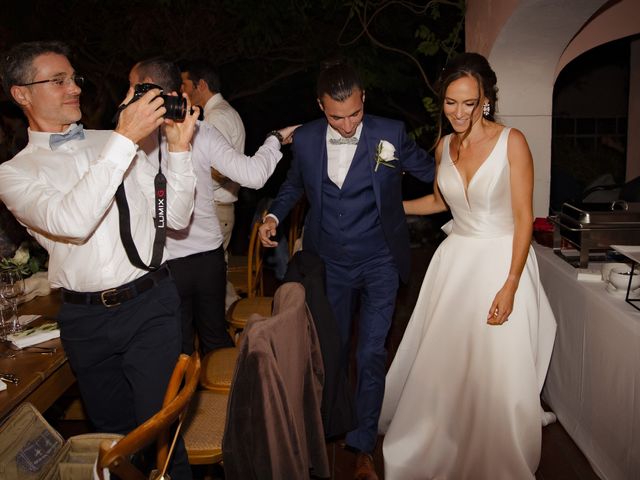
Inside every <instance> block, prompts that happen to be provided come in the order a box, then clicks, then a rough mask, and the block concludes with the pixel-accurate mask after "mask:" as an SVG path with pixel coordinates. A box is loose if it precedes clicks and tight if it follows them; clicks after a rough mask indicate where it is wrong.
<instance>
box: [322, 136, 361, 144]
mask: <svg viewBox="0 0 640 480" xmlns="http://www.w3.org/2000/svg"><path fill="white" fill-rule="evenodd" d="M329 143H330V144H331V145H357V144H358V137H349V138H344V137H340V138H330V139H329Z"/></svg>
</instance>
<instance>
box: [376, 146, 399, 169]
mask: <svg viewBox="0 0 640 480" xmlns="http://www.w3.org/2000/svg"><path fill="white" fill-rule="evenodd" d="M395 155H396V147H394V146H393V145H392V144H391V143H389V142H387V141H386V140H380V143H378V146H377V147H376V167H375V168H374V169H373V171H374V172H377V171H378V167H379V166H380V165H384V166H385V167H391V168H396V166H395V165H394V164H392V163H391V162H393V161H395V160H398V159H397V158H396V156H395Z"/></svg>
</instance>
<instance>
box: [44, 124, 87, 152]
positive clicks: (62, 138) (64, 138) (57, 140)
mask: <svg viewBox="0 0 640 480" xmlns="http://www.w3.org/2000/svg"><path fill="white" fill-rule="evenodd" d="M83 139H84V131H83V129H82V124H81V123H79V124H78V125H76V126H75V127H73V128H72V129H71V130H69V131H68V132H67V133H53V134H51V135H50V136H49V147H51V150H55V149H56V148H58V147H59V146H60V145H62V144H63V143H66V142H68V141H69V140H83Z"/></svg>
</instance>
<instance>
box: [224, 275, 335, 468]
mask: <svg viewBox="0 0 640 480" xmlns="http://www.w3.org/2000/svg"><path fill="white" fill-rule="evenodd" d="M323 378H324V369H323V365H322V354H321V352H320V349H319V343H318V338H317V334H316V331H315V328H314V326H313V320H312V319H311V316H310V313H309V310H308V309H307V307H306V303H305V290H304V287H302V285H301V284H299V283H285V284H284V285H282V286H281V287H279V288H278V290H277V291H276V294H275V297H274V308H273V315H272V316H270V317H265V316H260V315H253V316H252V317H251V318H250V319H249V322H248V323H247V326H246V329H245V338H244V340H243V342H242V345H241V346H240V351H239V356H238V361H237V363H236V369H235V372H234V377H233V380H232V386H231V391H230V394H229V404H228V408H227V418H226V426H225V432H224V437H223V440H222V446H223V457H224V470H225V478H227V479H228V480H236V479H237V480H244V479H246V478H309V472H310V469H312V470H313V471H312V473H314V474H316V475H317V476H319V477H322V478H325V477H328V476H329V474H330V471H329V466H328V458H327V450H326V445H325V439H324V430H323V426H322V416H321V411H320V407H321V401H322V382H323ZM247 438H250V441H248V440H247Z"/></svg>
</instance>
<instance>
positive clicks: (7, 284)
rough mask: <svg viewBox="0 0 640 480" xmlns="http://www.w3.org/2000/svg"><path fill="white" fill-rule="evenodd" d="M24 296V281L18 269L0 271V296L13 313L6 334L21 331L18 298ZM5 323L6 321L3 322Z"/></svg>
mask: <svg viewBox="0 0 640 480" xmlns="http://www.w3.org/2000/svg"><path fill="white" fill-rule="evenodd" d="M21 295H24V279H23V278H22V275H21V274H20V270H19V269H18V268H8V269H5V270H2V271H0V296H2V298H3V299H4V300H6V301H7V302H8V303H9V304H10V305H11V309H12V311H13V317H12V319H11V324H10V325H8V326H7V327H6V332H7V333H15V332H19V331H20V330H22V326H21V325H20V322H19V321H18V298H19V297H20V296H21ZM5 322H6V320H5Z"/></svg>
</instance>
